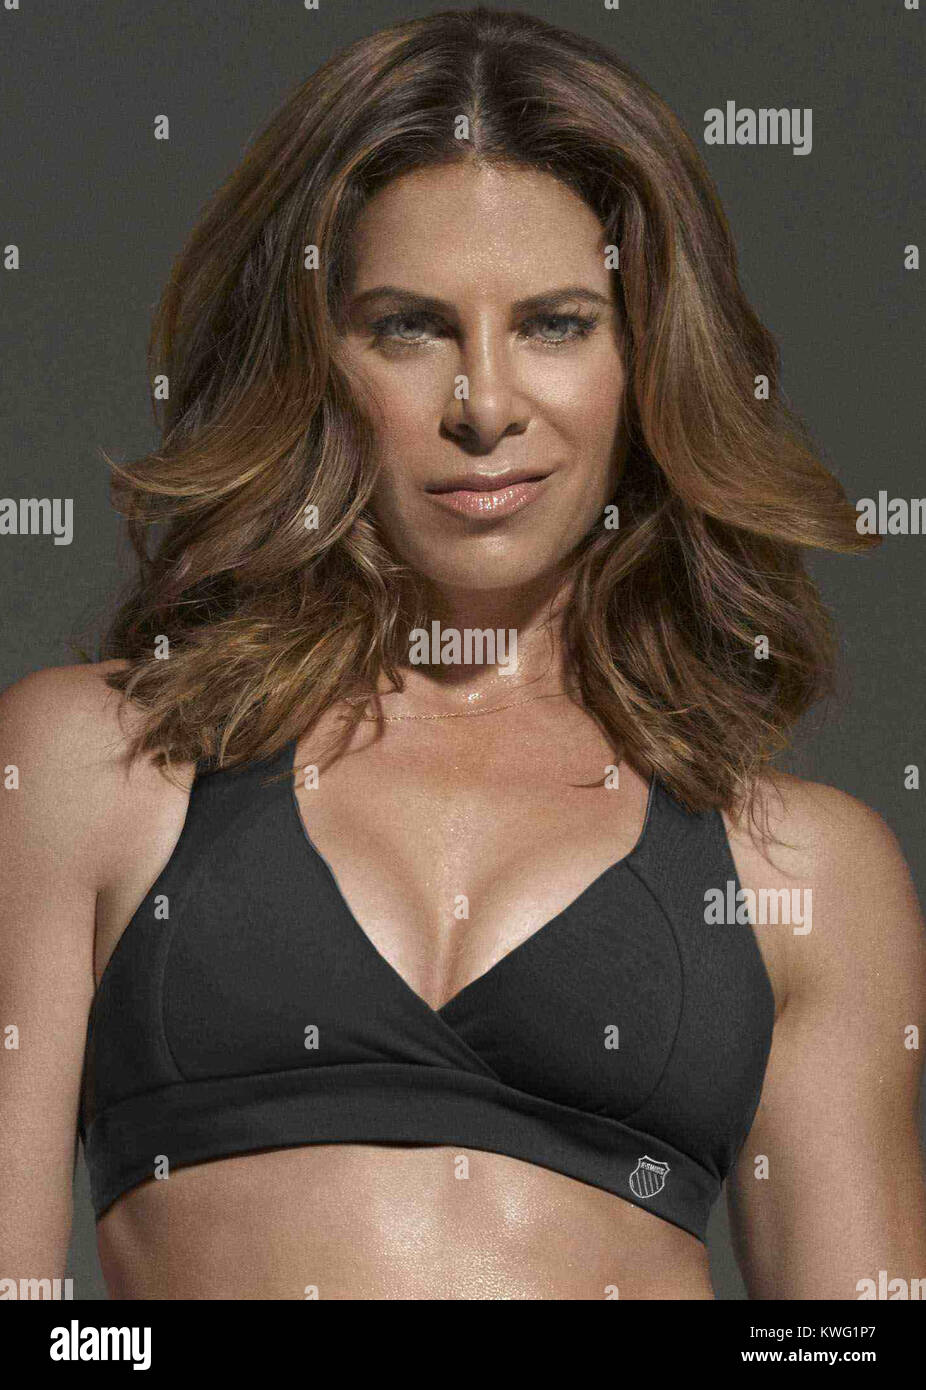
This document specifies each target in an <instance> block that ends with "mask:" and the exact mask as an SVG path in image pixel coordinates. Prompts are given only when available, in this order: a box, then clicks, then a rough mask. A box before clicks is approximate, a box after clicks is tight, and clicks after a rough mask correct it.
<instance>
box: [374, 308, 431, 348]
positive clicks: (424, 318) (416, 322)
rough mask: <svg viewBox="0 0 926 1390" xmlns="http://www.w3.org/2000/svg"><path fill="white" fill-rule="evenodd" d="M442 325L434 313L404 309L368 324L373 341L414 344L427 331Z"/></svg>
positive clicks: (422, 338)
mask: <svg viewBox="0 0 926 1390" xmlns="http://www.w3.org/2000/svg"><path fill="white" fill-rule="evenodd" d="M442 326H443V325H442V324H441V321H440V320H439V319H438V318H436V317H435V316H434V314H427V313H424V312H413V311H404V312H401V311H399V312H396V313H393V314H384V315H383V316H382V318H379V319H377V320H376V321H375V323H372V324H371V325H370V329H371V332H372V334H373V342H374V344H376V343H389V344H398V345H408V346H411V347H414V346H416V345H417V344H418V343H421V342H423V341H424V339H425V337H426V336H427V331H428V330H429V329H430V330H434V329H435V328H436V329H438V330H439V329H440V328H441V327H442Z"/></svg>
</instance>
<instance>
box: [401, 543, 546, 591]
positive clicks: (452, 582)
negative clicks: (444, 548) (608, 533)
mask: <svg viewBox="0 0 926 1390" xmlns="http://www.w3.org/2000/svg"><path fill="white" fill-rule="evenodd" d="M558 559H559V557H558V556H556V555H538V554H537V552H536V551H534V552H532V553H531V554H529V555H524V554H512V555H499V556H492V555H488V556H487V555H478V554H477V555H469V556H466V557H465V558H464V557H460V559H458V560H456V559H454V558H453V557H451V556H448V555H429V556H421V555H418V556H415V557H413V558H412V557H409V563H410V564H411V565H412V568H413V569H414V570H415V572H416V573H417V574H419V575H421V577H422V578H424V579H426V580H428V581H429V582H430V583H431V584H433V585H435V586H436V587H437V588H441V589H448V590H464V591H466V592H469V593H493V592H497V591H498V592H500V591H503V590H505V589H515V588H521V587H523V586H526V585H530V584H535V583H537V582H538V581H540V580H543V579H544V578H545V577H547V576H549V575H551V574H552V573H554V572H555V570H556V569H557V562H558Z"/></svg>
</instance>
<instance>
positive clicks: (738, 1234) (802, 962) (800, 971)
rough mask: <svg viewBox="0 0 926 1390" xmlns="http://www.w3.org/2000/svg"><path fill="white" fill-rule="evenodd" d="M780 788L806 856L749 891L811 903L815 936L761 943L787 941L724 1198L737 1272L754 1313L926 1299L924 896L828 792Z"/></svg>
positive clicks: (858, 816) (884, 831)
mask: <svg viewBox="0 0 926 1390" xmlns="http://www.w3.org/2000/svg"><path fill="white" fill-rule="evenodd" d="M782 787H783V789H784V805H785V807H786V813H785V815H784V817H783V819H781V820H779V821H778V823H777V826H776V829H777V831H778V833H779V834H780V835H782V836H783V837H784V838H785V839H789V840H791V841H792V842H793V843H795V844H797V845H799V846H802V848H800V849H797V850H795V851H793V852H788V853H787V854H779V853H778V852H777V851H774V850H773V851H772V852H771V858H772V860H773V861H775V863H776V864H777V865H778V866H779V867H778V868H777V869H773V868H772V866H771V865H770V864H767V863H765V864H764V867H763V869H762V870H761V871H760V870H759V869H758V868H757V867H756V863H757V861H756V860H755V859H754V858H753V857H751V856H750V855H747V856H746V857H747V859H748V862H749V868H748V871H747V872H748V875H749V880H750V886H755V887H767V888H772V889H775V888H781V887H787V888H789V889H793V888H795V887H796V888H798V889H799V890H804V889H806V888H810V889H811V897H810V899H809V900H806V899H805V901H809V903H810V905H811V907H812V918H811V929H810V931H808V932H806V934H801V933H798V934H795V933H794V931H793V928H792V927H791V926H782V925H777V926H761V925H759V926H757V928H756V930H757V933H759V934H760V936H761V934H762V933H763V932H777V933H787V939H785V938H784V937H782V938H779V939H778V940H777V941H776V943H775V950H776V959H777V961H778V965H779V968H780V972H781V974H780V978H781V979H782V981H783V983H784V1004H783V1007H782V1008H781V1012H780V1015H779V1018H778V1021H777V1023H776V1025H775V1034H774V1041H773V1044H772V1051H771V1056H770V1059H769V1065H768V1070H767V1073H766V1078H765V1083H764V1086H763V1090H762V1098H761V1102H760V1105H759V1109H758V1111H757V1113H756V1116H755V1120H754V1123H753V1126H752V1129H751V1131H750V1133H749V1136H748V1138H747V1140H746V1143H745V1144H744V1146H743V1150H742V1152H741V1154H740V1157H739V1160H738V1162H737V1165H736V1167H735V1170H734V1172H733V1173H732V1174H731V1176H730V1179H729V1181H728V1185H727V1200H728V1204H729V1210H730V1217H731V1223H732V1227H733V1236H734V1246H735V1249H736V1253H737V1258H738V1260H739V1263H740V1268H741V1271H742V1273H743V1277H744V1279H745V1281H746V1285H747V1289H748V1292H749V1296H750V1298H758V1299H766V1298H776V1299H777V1298H797V1299H816V1298H820V1299H827V1298H835V1299H859V1298H862V1297H864V1296H866V1295H867V1296H868V1297H874V1298H888V1297H892V1298H921V1299H926V1178H924V1165H923V1154H922V1150H921V1146H920V1140H919V1133H918V1129H919V1126H918V1099H919V1090H920V1081H921V1075H922V1069H923V1048H924V1046H926V939H924V925H923V918H922V916H921V913H920V910H919V906H918V904H917V899H916V893H915V891H914V887H913V883H912V880H911V876H910V872H909V869H908V868H907V865H906V863H905V861H904V858H903V855H902V853H901V851H900V847H899V845H898V843H897V840H896V838H895V837H894V835H893V833H892V832H891V830H890V829H889V828H888V826H887V825H886V824H885V822H884V821H883V820H882V819H881V818H880V816H878V815H877V814H876V813H875V812H874V811H871V810H870V809H869V808H868V807H866V806H864V805H862V803H860V802H858V801H856V800H855V799H854V798H853V797H850V796H847V795H845V794H844V793H842V792H838V791H836V790H834V789H833V788H831V787H825V786H821V785H818V784H813V783H806V782H797V781H796V780H795V779H792V778H787V779H782ZM731 843H732V841H731ZM739 862H740V860H739V856H737V863H738V865H739ZM781 866H784V869H783V870H782V867H781ZM740 876H741V882H743V883H744V884H745V882H746V879H744V878H743V872H742V871H741V875H740ZM757 879H761V881H760V882H756V880H757Z"/></svg>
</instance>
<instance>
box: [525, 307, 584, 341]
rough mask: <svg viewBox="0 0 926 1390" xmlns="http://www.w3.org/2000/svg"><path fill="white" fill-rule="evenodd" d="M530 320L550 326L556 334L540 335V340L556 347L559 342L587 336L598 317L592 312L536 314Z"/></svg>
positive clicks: (546, 326)
mask: <svg viewBox="0 0 926 1390" xmlns="http://www.w3.org/2000/svg"><path fill="white" fill-rule="evenodd" d="M530 322H531V323H535V324H542V325H543V326H544V327H545V328H552V329H553V332H554V334H555V335H556V336H555V337H552V338H545V337H543V336H542V335H541V337H540V341H541V342H543V343H549V344H551V345H552V346H554V347H556V346H558V345H559V344H560V343H570V342H574V341H575V340H576V339H577V338H587V337H588V335H589V333H591V332H592V330H593V329H594V328H595V327H597V324H598V318H597V315H594V314H589V315H586V314H537V315H536V316H535V318H533V319H531V320H530Z"/></svg>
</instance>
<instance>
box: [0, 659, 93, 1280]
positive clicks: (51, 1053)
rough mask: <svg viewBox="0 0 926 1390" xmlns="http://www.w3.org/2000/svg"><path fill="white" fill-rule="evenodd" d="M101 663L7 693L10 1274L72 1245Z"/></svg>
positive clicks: (2, 843)
mask: <svg viewBox="0 0 926 1390" xmlns="http://www.w3.org/2000/svg"><path fill="white" fill-rule="evenodd" d="M98 670H99V668H96V671H97V674H94V672H93V671H92V670H91V669H90V668H87V669H86V671H84V670H81V668H74V667H62V668H54V669H51V670H47V671H39V672H36V673H35V674H34V675H31V676H27V677H25V678H24V679H23V680H21V681H18V682H17V683H16V684H15V685H13V686H11V687H10V688H9V689H7V690H6V691H4V692H3V694H2V695H0V775H3V777H4V787H3V789H2V790H0V1279H3V1278H14V1279H17V1280H19V1279H21V1278H35V1279H52V1278H58V1277H60V1276H61V1275H62V1274H63V1273H64V1266H65V1260H66V1256H67V1248H68V1239H69V1232H70V1222H71V1185H72V1177H73V1164H74V1156H75V1131H76V1121H77V1109H78V1102H79V1092H80V1079H81V1070H82V1064H83V1048H84V1040H85V1031H86V1022H87V1014H88V1010H89V1006H90V1001H91V998H92V994H93V940H94V911H95V902H96V893H97V888H98V876H99V857H100V856H99V843H100V827H101V825H103V824H104V823H105V820H106V816H107V814H108V809H107V807H106V805H105V804H104V803H105V801H106V799H107V798H106V794H105V786H104V784H103V782H102V781H101V779H100V777H99V775H98V773H95V772H93V771H92V770H91V767H92V764H93V763H94V762H95V760H96V756H97V753H98V750H99V749H100V747H101V744H102V741H103V735H104V725H103V722H102V721H101V719H100V710H101V706H102V703H103V700H102V689H103V687H102V683H101V681H100V679H99V675H98ZM113 698H115V696H113ZM108 732H109V733H110V736H111V725H110V726H109V728H108ZM13 768H15V769H16V774H15V775H18V780H19V787H18V789H16V788H15V787H13V786H10V785H9V783H10V782H11V781H12V780H13V778H14V773H13V771H12V769H13Z"/></svg>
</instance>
